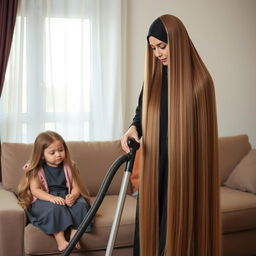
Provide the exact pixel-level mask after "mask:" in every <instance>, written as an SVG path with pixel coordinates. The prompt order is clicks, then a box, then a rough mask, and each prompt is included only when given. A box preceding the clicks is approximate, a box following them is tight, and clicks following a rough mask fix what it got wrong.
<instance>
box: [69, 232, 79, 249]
mask: <svg viewBox="0 0 256 256" xmlns="http://www.w3.org/2000/svg"><path fill="white" fill-rule="evenodd" d="M76 231H77V229H73V228H71V231H70V240H71V239H72V238H73V237H74V235H75V233H76ZM76 249H81V245H80V243H79V241H78V242H77V244H76Z"/></svg>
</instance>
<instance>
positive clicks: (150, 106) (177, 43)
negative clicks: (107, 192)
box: [139, 15, 221, 256]
mask: <svg viewBox="0 0 256 256" xmlns="http://www.w3.org/2000/svg"><path fill="white" fill-rule="evenodd" d="M160 18H161V20H162V22H163V24H164V26H165V29H166V32H167V37H168V47H169V54H170V62H169V65H168V134H167V143H168V192H167V223H166V244H165V255H168V256H174V255H175V256H185V255H187V256H193V255H194V256H199V255H207V256H218V255H220V254H221V252H220V250H221V245H220V241H221V228H220V209H219V208H220V205H219V204H220V200H219V186H220V185H219V184H220V183H219V171H218V151H217V150H218V149H217V143H218V134H217V117H216V105H215V92H214V85H213V81H212V78H211V76H210V74H209V72H208V71H207V68H206V67H205V65H204V63H203V61H202V60H201V58H200V56H199V55H198V53H197V51H196V49H195V47H194V46H193V43H192V42H191V40H190V38H189V36H188V33H187V31H186V29H185V27H184V25H183V24H182V22H181V21H180V20H179V19H178V18H177V17H175V16H172V15H164V16H161V17H160ZM161 86H162V64H161V63H160V62H159V61H158V60H157V58H156V57H155V56H154V54H153V52H152V49H151V47H150V46H149V45H148V44H147V51H146V60H145V77H144V93H143V115H142V129H143V140H142V159H141V172H140V197H139V200H140V202H139V223H140V224H139V225H140V226H139V230H140V250H141V251H140V253H141V256H149V255H150V256H151V255H152V256H153V255H159V213H158V209H159V205H158V189H159V185H161V184H158V175H159V123H160V122H159V121H160V95H161V94H160V93H161Z"/></svg>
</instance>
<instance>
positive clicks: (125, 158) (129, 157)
mask: <svg viewBox="0 0 256 256" xmlns="http://www.w3.org/2000/svg"><path fill="white" fill-rule="evenodd" d="M127 143H128V146H129V148H130V152H129V153H127V154H125V155H122V156H120V157H119V158H118V159H116V161H115V162H114V163H113V164H112V165H111V167H110V168H109V170H108V172H107V174H106V176H105V177H104V180H103V182H102V184H101V187H100V189H99V191H98V194H97V196H96V199H95V201H94V202H93V204H92V206H91V208H90V209H89V211H88V213H87V215H86V216H85V217H84V219H83V221H82V223H81V224H80V226H79V228H78V230H77V232H76V233H75V235H74V237H73V238H72V239H71V241H70V242H69V245H68V246H67V247H66V249H65V250H64V251H63V253H62V254H61V255H62V256H68V255H69V254H70V253H71V251H72V250H73V248H74V247H75V245H76V244H77V242H78V241H79V239H80V238H81V236H82V235H83V233H84V232H85V230H86V228H87V227H88V225H89V224H90V223H91V221H92V219H93V218H94V216H95V214H96V213H97V211H98V209H99V207H100V205H101V203H102V201H103V199H104V197H105V195H106V193H107V190H108V188H109V186H110V184H111V182H112V180H113V178H114V176H115V174H116V172H117V171H118V169H119V167H120V166H121V165H122V164H123V163H125V162H126V167H125V173H126V172H129V174H130V173H131V172H132V168H133V164H134V160H135V155H136V151H137V149H139V147H140V145H139V143H137V142H136V141H135V140H134V139H132V138H129V139H128V142H127ZM111 231H112V230H111ZM112 239H114V238H112ZM110 250H111V249H110Z"/></svg>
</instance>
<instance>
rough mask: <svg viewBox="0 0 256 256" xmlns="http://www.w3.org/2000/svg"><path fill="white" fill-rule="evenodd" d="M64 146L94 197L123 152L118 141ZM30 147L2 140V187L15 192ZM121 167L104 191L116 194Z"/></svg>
mask: <svg viewBox="0 0 256 256" xmlns="http://www.w3.org/2000/svg"><path fill="white" fill-rule="evenodd" d="M67 145H68V148H69V150H70V153H71V157H72V159H73V160H74V161H75V162H76V164H77V166H78V168H79V170H80V177H81V181H82V185H84V186H86V187H87V188H88V190H89V192H90V194H91V196H95V195H96V194H97V192H98V189H99V188H100V185H101V183H102V181H103V178H104V176H105V174H106V173H107V171H108V169H109V168H110V166H111V164H112V163H113V162H114V161H115V160H116V159H117V158H118V157H119V156H121V155H123V154H124V151H123V150H122V149H121V146H120V141H119V140H116V141H100V142H85V141H73V142H67ZM32 147H33V145H32V144H24V143H2V155H1V165H2V183H3V187H4V188H5V189H7V190H11V191H13V192H15V191H16V189H17V186H18V183H19V181H20V179H21V177H22V174H23V170H22V167H23V166H24V164H25V163H26V162H27V161H28V160H29V158H30V156H31V152H32ZM124 168H125V166H124V165H123V166H121V168H120V170H119V171H118V172H117V174H116V175H115V177H114V179H113V181H112V183H111V185H110V187H109V189H108V192H107V194H111V195H116V194H118V193H119V190H120V184H121V180H122V177H123V170H124ZM128 193H131V191H130V190H129V191H128Z"/></svg>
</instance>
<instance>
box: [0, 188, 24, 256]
mask: <svg viewBox="0 0 256 256" xmlns="http://www.w3.org/2000/svg"><path fill="white" fill-rule="evenodd" d="M24 226H25V212H24V210H23V209H22V208H21V207H20V206H19V205H18V200H17V198H16V196H15V195H14V193H13V192H10V191H7V190H5V189H4V188H3V187H2V184H0V255H5V256H13V255H23V244H24Z"/></svg>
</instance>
